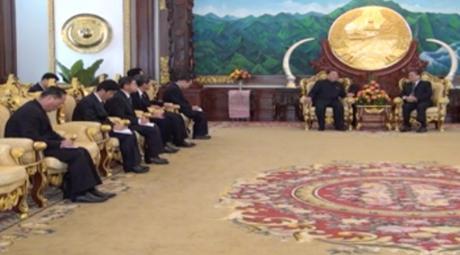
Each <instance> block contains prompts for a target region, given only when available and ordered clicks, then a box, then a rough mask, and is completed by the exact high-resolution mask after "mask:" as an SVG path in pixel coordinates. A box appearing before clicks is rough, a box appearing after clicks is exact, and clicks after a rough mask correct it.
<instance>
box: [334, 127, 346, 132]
mask: <svg viewBox="0 0 460 255" xmlns="http://www.w3.org/2000/svg"><path fill="white" fill-rule="evenodd" d="M335 130H337V131H347V128H346V127H338V128H335Z"/></svg>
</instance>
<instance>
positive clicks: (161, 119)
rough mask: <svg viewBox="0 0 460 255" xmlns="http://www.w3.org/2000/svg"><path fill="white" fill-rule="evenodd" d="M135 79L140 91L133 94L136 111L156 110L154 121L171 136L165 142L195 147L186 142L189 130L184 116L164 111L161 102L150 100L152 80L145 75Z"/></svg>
mask: <svg viewBox="0 0 460 255" xmlns="http://www.w3.org/2000/svg"><path fill="white" fill-rule="evenodd" d="M135 79H136V82H137V86H138V91H137V92H134V93H132V94H131V97H132V98H133V106H134V109H136V110H140V111H144V112H149V109H154V111H153V112H152V115H153V116H152V121H154V122H155V123H157V124H158V126H160V129H161V132H162V133H163V132H165V135H167V136H169V137H167V138H165V137H164V136H163V141H165V140H164V139H167V141H169V140H172V142H173V143H174V145H176V146H179V147H193V146H194V144H193V143H189V142H187V141H186V140H185V138H186V137H187V130H186V127H185V123H184V119H183V118H182V116H181V115H180V114H177V113H174V112H167V111H164V109H163V107H162V106H161V103H160V102H158V101H153V100H150V98H149V96H148V94H147V91H148V90H149V89H150V87H151V84H150V79H148V78H147V77H146V76H143V75H136V76H135ZM162 127H163V128H162Z"/></svg>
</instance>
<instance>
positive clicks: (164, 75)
mask: <svg viewBox="0 0 460 255" xmlns="http://www.w3.org/2000/svg"><path fill="white" fill-rule="evenodd" d="M170 81H171V77H170V75H169V56H166V57H161V58H160V83H161V84H166V83H168V82H170Z"/></svg>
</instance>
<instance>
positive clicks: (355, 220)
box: [219, 163, 460, 254]
mask: <svg viewBox="0 0 460 255" xmlns="http://www.w3.org/2000/svg"><path fill="white" fill-rule="evenodd" d="M219 204H220V205H225V206H229V207H231V208H233V210H234V212H233V213H232V214H231V215H230V216H229V217H228V218H229V219H230V220H231V221H233V222H235V223H238V224H240V225H242V226H245V227H247V228H248V229H249V230H250V231H255V232H258V233H262V234H266V235H273V236H277V237H280V238H282V239H290V238H292V239H295V240H297V241H299V242H308V241H311V240H313V239H315V240H321V241H325V242H328V243H333V244H339V245H344V246H345V247H349V248H350V249H351V250H350V253H347V254H357V253H354V252H353V251H359V250H360V249H362V248H363V247H366V248H367V249H372V251H374V252H378V251H379V250H380V249H382V248H389V249H392V250H393V251H394V253H395V254H401V253H411V254H459V253H458V252H460V168H456V167H452V166H445V165H439V164H436V163H419V164H396V163H370V164H355V163H333V164H330V165H311V166H307V167H298V168H297V167H293V168H288V169H278V170H275V171H270V172H266V173H263V174H261V175H259V176H258V177H257V178H255V179H254V180H250V181H238V182H237V183H235V185H234V186H233V187H232V190H231V191H230V192H228V194H226V195H225V196H224V197H222V199H221V201H220V203H219ZM330 252H331V254H337V253H334V252H333V251H330ZM358 253H359V252H358ZM340 254H342V253H340ZM359 254H362V253H359ZM366 254H367V253H366Z"/></svg>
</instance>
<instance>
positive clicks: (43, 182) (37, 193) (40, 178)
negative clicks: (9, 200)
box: [31, 163, 48, 207]
mask: <svg viewBox="0 0 460 255" xmlns="http://www.w3.org/2000/svg"><path fill="white" fill-rule="evenodd" d="M37 168H38V169H37V172H36V173H35V174H34V175H33V176H32V191H31V196H32V199H33V200H34V202H35V203H36V204H37V205H38V206H39V207H44V206H46V205H47V203H48V199H47V198H46V197H45V196H44V195H43V193H44V190H45V188H46V187H47V186H48V180H47V178H46V165H45V164H44V163H39V165H38V166H37Z"/></svg>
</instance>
